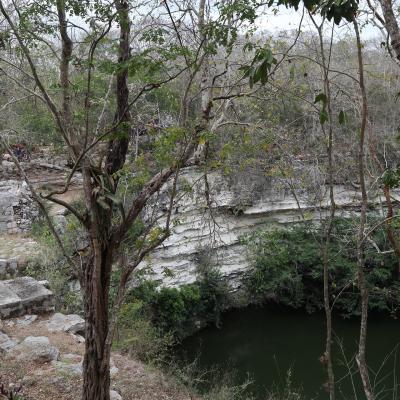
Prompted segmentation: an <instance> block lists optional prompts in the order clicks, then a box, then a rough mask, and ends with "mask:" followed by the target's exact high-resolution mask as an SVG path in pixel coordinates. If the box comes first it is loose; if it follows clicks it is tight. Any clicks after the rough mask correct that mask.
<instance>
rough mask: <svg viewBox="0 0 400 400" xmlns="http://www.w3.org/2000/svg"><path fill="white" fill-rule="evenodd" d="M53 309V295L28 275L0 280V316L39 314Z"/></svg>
mask: <svg viewBox="0 0 400 400" xmlns="http://www.w3.org/2000/svg"><path fill="white" fill-rule="evenodd" d="M53 310H54V295H53V292H51V291H50V290H48V289H47V288H46V287H45V286H44V285H43V284H42V283H41V282H38V281H36V280H35V279H33V278H30V277H27V276H25V277H21V278H16V279H13V280H6V281H0V318H10V317H18V316H21V315H25V314H41V313H46V312H50V311H53Z"/></svg>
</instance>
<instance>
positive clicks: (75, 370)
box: [53, 361, 83, 376]
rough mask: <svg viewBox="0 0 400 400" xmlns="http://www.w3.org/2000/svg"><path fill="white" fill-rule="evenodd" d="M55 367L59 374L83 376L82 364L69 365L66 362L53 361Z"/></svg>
mask: <svg viewBox="0 0 400 400" xmlns="http://www.w3.org/2000/svg"><path fill="white" fill-rule="evenodd" d="M53 365H54V367H55V368H56V369H57V370H58V371H59V372H62V373H66V374H68V375H76V376H82V372H83V369H82V362H78V363H69V362H65V361H53Z"/></svg>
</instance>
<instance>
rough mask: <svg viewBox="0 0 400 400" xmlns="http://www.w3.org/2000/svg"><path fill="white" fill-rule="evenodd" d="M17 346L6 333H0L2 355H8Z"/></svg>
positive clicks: (0, 351)
mask: <svg viewBox="0 0 400 400" xmlns="http://www.w3.org/2000/svg"><path fill="white" fill-rule="evenodd" d="M16 345H17V342H16V341H15V340H12V339H11V338H10V337H8V336H7V335H6V334H5V333H3V332H0V353H8V352H9V351H10V350H11V349H13V348H14V347H15V346H16Z"/></svg>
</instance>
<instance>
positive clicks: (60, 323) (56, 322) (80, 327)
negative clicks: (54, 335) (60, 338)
mask: <svg viewBox="0 0 400 400" xmlns="http://www.w3.org/2000/svg"><path fill="white" fill-rule="evenodd" d="M46 325H47V329H48V330H49V332H57V331H64V332H69V333H74V334H75V333H80V332H84V330H85V320H84V319H83V318H81V317H80V316H79V315H76V314H69V315H64V314H61V313H55V314H54V315H53V316H52V317H51V319H50V320H49V321H48V322H47V323H46Z"/></svg>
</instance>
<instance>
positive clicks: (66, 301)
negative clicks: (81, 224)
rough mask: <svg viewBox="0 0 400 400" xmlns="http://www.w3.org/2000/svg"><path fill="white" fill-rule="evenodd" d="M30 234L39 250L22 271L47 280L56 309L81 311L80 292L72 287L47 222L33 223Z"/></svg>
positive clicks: (69, 276) (68, 268)
mask: <svg viewBox="0 0 400 400" xmlns="http://www.w3.org/2000/svg"><path fill="white" fill-rule="evenodd" d="M69 226H71V224H69ZM32 236H33V237H34V238H35V240H36V241H37V242H38V243H39V245H40V252H39V254H38V255H37V256H34V257H31V258H30V259H29V261H28V265H27V267H26V269H25V271H24V273H25V274H26V275H27V276H32V277H33V278H35V279H38V280H47V281H48V282H49V285H50V289H51V290H52V291H53V292H54V295H55V307H56V310H57V311H60V312H63V313H67V314H68V313H79V314H80V313H82V298H81V296H80V292H79V291H76V290H74V288H73V285H72V283H73V282H72V281H71V268H70V266H69V265H68V263H67V262H66V260H65V259H64V257H63V256H62V254H61V251H60V249H59V247H58V245H57V243H56V240H55V238H54V236H53V235H52V233H51V232H50V229H49V228H48V226H47V224H46V223H45V222H43V221H41V222H37V223H35V224H34V225H33V227H32ZM65 243H67V240H66V241H65Z"/></svg>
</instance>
